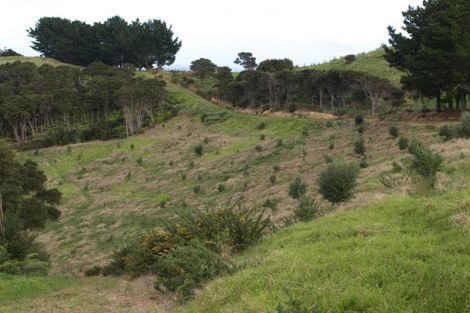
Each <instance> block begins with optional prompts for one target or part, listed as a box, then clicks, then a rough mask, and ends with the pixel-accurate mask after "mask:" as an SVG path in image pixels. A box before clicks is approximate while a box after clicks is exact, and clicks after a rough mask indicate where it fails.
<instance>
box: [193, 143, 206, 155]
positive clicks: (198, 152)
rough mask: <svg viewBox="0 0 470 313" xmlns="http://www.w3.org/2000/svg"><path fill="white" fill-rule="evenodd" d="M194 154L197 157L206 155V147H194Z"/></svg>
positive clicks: (199, 145)
mask: <svg viewBox="0 0 470 313" xmlns="http://www.w3.org/2000/svg"><path fill="white" fill-rule="evenodd" d="M194 153H195V154H196V155H197V156H201V155H202V154H203V153H204V146H203V145H201V144H198V145H197V146H195V147H194Z"/></svg>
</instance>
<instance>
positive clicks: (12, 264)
mask: <svg viewBox="0 0 470 313" xmlns="http://www.w3.org/2000/svg"><path fill="white" fill-rule="evenodd" d="M1 250H2V246H0V253H2V251H1ZM5 251H6V249H5V248H3V257H2V256H1V255H0V257H2V258H3V259H5V256H6V255H5ZM49 269H50V264H49V262H47V261H44V260H42V259H40V257H39V256H38V254H36V253H33V254H29V255H27V256H26V257H25V258H24V259H22V260H18V259H10V260H4V261H3V262H0V272H2V273H7V274H15V275H47V273H48V272H49Z"/></svg>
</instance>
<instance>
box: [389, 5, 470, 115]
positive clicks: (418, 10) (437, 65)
mask: <svg viewBox="0 0 470 313" xmlns="http://www.w3.org/2000/svg"><path fill="white" fill-rule="evenodd" d="M469 16H470V2H469V1H467V0H427V1H423V5H422V6H418V7H409V9H408V10H407V11H406V12H403V17H404V26H403V33H401V32H397V31H396V29H394V28H392V27H389V34H390V40H389V43H390V47H387V46H384V49H385V58H386V60H387V61H388V62H389V63H390V65H391V66H393V67H396V68H398V69H400V70H402V71H404V72H405V74H406V75H405V76H404V77H403V79H402V83H403V85H404V88H405V89H408V90H415V91H418V92H419V93H420V94H421V95H423V96H425V97H433V98H436V104H437V109H438V110H441V99H442V94H443V93H444V92H445V93H446V95H447V97H448V98H449V97H450V98H451V99H452V98H453V97H455V96H457V99H458V100H457V104H458V105H459V103H460V102H461V101H460V100H461V99H462V94H460V95H459V94H458V93H461V92H467V93H468V91H465V89H466V88H462V87H464V86H466V87H467V86H469V82H470V74H469V73H470V19H469V18H468V17H469ZM467 89H468V88H467ZM460 104H461V103H460Z"/></svg>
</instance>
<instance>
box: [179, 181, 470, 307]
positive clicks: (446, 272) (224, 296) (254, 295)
mask: <svg viewBox="0 0 470 313" xmlns="http://www.w3.org/2000/svg"><path fill="white" fill-rule="evenodd" d="M469 218H470V192H469V190H468V189H467V190H463V191H459V192H448V193H444V194H441V195H436V196H433V197H396V196H393V197H389V198H387V199H386V200H384V201H381V202H379V203H376V204H372V205H368V206H365V207H362V208H359V209H356V210H352V211H348V212H343V213H339V214H335V215H333V216H329V217H325V218H322V219H320V220H317V221H314V222H311V223H308V224H303V223H302V224H298V225H295V226H293V227H291V228H288V229H286V230H284V231H281V232H280V233H278V234H275V235H273V236H271V237H269V238H266V240H265V241H264V242H263V243H262V244H261V245H260V246H258V247H256V248H254V249H252V250H251V251H250V252H248V253H247V254H246V255H244V256H242V257H240V258H239V260H240V262H241V263H242V264H244V265H245V266H246V268H245V269H243V270H241V271H239V272H238V273H236V274H235V275H233V276H231V277H225V278H221V279H219V280H217V281H214V282H212V283H210V284H209V285H208V286H207V287H206V288H204V290H203V291H202V292H201V293H200V294H199V295H198V296H197V298H196V300H195V301H194V302H192V303H190V304H189V305H187V306H186V307H184V308H180V309H178V310H176V311H177V312H207V313H208V312H240V313H241V312H244V313H246V312H276V310H275V308H276V306H277V305H278V304H279V303H285V302H287V299H288V296H287V293H288V294H289V295H290V296H291V297H292V298H294V299H297V300H299V301H301V302H302V303H303V304H304V305H305V306H306V307H308V308H314V310H313V311H312V312H318V313H322V312H325V313H326V312H328V313H332V312H338V313H339V312H374V313H379V312H384V313H385V312H428V313H430V312H435V313H445V312H448V313H457V312H462V313H463V312H470V298H469V297H468V295H469V294H470V284H469V281H470V268H469V264H470V240H469V235H470V220H469ZM286 291H287V293H286ZM309 312H310V311H309Z"/></svg>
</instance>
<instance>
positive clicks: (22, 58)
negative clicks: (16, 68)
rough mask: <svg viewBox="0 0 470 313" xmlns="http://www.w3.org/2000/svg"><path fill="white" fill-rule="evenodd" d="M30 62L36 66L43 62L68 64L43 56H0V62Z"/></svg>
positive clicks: (58, 64) (57, 64)
mask: <svg viewBox="0 0 470 313" xmlns="http://www.w3.org/2000/svg"><path fill="white" fill-rule="evenodd" d="M16 61H20V62H32V63H34V64H36V65H37V66H41V65H44V64H48V65H52V66H60V65H68V66H70V64H66V63H62V62H60V61H57V60H54V59H51V58H43V57H25V56H11V57H0V64H5V63H11V62H16Z"/></svg>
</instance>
